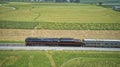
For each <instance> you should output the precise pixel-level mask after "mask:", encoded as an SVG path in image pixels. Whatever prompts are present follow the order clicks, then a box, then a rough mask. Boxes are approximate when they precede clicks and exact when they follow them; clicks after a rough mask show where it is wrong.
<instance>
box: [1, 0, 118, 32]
mask: <svg viewBox="0 0 120 67" xmlns="http://www.w3.org/2000/svg"><path fill="white" fill-rule="evenodd" d="M13 7H14V8H15V10H13ZM0 10H1V11H0V28H5V29H13V28H15V29H18V28H19V29H33V28H34V27H35V26H36V25H38V23H37V22H39V26H38V29H50V30H120V24H119V22H120V19H119V18H120V12H116V11H113V10H112V8H104V7H101V6H96V5H90V4H76V3H73V4H72V3H69V4H68V3H62V4H61V3H21V2H20V3H19V2H9V3H8V4H2V5H1V6H0ZM26 22H30V23H26ZM34 22H36V23H34Z"/></svg>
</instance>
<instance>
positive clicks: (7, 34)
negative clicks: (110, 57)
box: [0, 29, 120, 41]
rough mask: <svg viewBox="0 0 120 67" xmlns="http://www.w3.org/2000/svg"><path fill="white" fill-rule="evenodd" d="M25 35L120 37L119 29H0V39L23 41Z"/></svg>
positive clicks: (80, 37) (81, 37)
mask: <svg viewBox="0 0 120 67" xmlns="http://www.w3.org/2000/svg"><path fill="white" fill-rule="evenodd" d="M27 37H57V38H59V37H67V38H78V39H83V38H95V39H96V38H97V39H120V30H26V29H0V40H10V41H11V40H13V41H18V40H21V41H24V40H25V38H27Z"/></svg>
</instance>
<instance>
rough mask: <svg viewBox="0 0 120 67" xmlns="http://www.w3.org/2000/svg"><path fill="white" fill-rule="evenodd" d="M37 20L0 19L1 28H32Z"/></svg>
mask: <svg viewBox="0 0 120 67" xmlns="http://www.w3.org/2000/svg"><path fill="white" fill-rule="evenodd" d="M36 25H38V23H37V22H20V21H0V28H1V29H34V27H35V26H36Z"/></svg>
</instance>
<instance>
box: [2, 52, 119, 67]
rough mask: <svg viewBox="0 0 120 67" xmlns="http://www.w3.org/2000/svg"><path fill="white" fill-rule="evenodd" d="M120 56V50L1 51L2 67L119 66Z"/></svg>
mask: <svg viewBox="0 0 120 67" xmlns="http://www.w3.org/2000/svg"><path fill="white" fill-rule="evenodd" d="M50 56H51V59H52V61H51V59H50V58H49V57H50ZM119 58H120V52H101V51H0V67H53V66H52V65H51V64H52V63H54V66H55V67H73V65H74V66H75V67H81V66H82V67H87V66H89V67H96V66H97V67H119V66H120V59H119Z"/></svg>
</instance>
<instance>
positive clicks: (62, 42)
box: [25, 38, 83, 47]
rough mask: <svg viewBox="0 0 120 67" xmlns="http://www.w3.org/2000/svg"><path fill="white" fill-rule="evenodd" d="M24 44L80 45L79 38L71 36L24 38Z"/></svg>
mask: <svg viewBox="0 0 120 67" xmlns="http://www.w3.org/2000/svg"><path fill="white" fill-rule="evenodd" d="M25 42H26V46H74V47H76V46H82V45H83V44H82V42H81V41H80V39H73V38H26V40H25Z"/></svg>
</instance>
